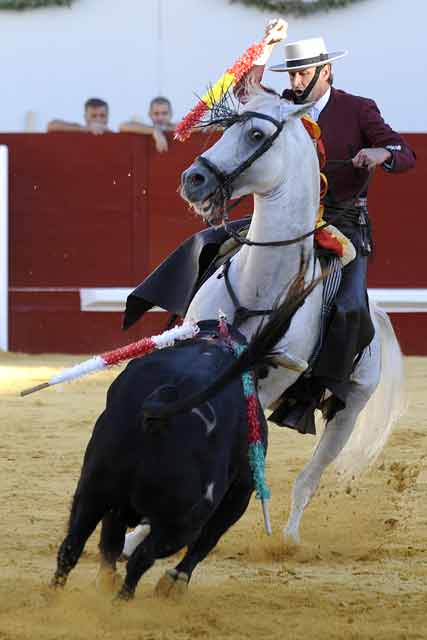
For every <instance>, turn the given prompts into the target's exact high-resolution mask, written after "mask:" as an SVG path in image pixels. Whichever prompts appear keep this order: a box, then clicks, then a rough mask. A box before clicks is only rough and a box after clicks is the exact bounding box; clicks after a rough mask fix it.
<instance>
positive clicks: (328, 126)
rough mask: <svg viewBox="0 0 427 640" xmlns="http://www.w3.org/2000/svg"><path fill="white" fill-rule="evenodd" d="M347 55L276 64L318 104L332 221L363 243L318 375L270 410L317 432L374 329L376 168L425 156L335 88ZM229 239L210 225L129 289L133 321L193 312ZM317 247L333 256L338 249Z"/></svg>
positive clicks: (253, 76) (296, 98) (342, 398)
mask: <svg viewBox="0 0 427 640" xmlns="http://www.w3.org/2000/svg"><path fill="white" fill-rule="evenodd" d="M266 31H267V33H268V32H270V33H271V38H270V45H269V47H268V50H267V52H266V53H267V55H268V54H270V53H271V50H272V48H273V46H274V45H275V44H276V43H277V42H279V41H280V40H282V39H283V38H284V37H285V36H286V31H287V25H286V23H285V22H284V21H283V20H279V21H270V23H269V24H268V26H267V30H266ZM345 55H347V52H346V51H334V52H329V51H328V50H327V48H326V46H325V43H324V41H323V39H322V38H311V39H308V40H300V41H298V42H294V43H291V44H288V45H286V46H285V50H284V57H285V61H284V63H282V64H279V65H275V66H273V67H270V70H271V71H274V72H287V73H288V74H289V78H290V84H291V89H286V90H285V91H284V92H283V93H282V98H283V99H285V100H287V101H290V102H293V103H295V104H307V103H310V104H311V107H310V110H309V115H310V116H311V118H312V119H313V120H315V121H317V122H318V124H319V125H320V128H321V135H322V141H323V145H324V148H325V151H326V159H327V164H326V167H325V168H324V174H325V175H326V178H327V184H328V189H327V194H326V197H325V200H324V207H325V209H324V215H323V220H324V221H326V222H328V223H330V224H333V225H334V227H335V228H337V229H338V230H339V231H341V232H342V233H344V234H345V237H346V238H347V239H349V240H350V241H351V243H352V245H353V246H354V249H355V257H354V258H353V259H352V260H351V261H349V262H348V263H347V264H345V266H343V268H342V269H340V273H339V283H338V284H339V286H338V290H337V291H336V294H335V298H334V301H333V307H332V310H331V311H330V313H329V316H328V318H327V320H326V326H325V330H324V332H323V340H322V343H321V344H320V345H319V348H318V349H317V354H316V357H315V358H314V359H313V360H312V361H311V362H310V365H311V366H310V370H309V375H307V374H306V375H304V376H302V377H301V378H300V379H299V380H298V381H297V382H296V383H295V384H294V385H292V387H290V388H289V389H287V390H286V392H285V393H284V395H283V397H282V399H281V402H280V403H279V405H278V407H277V408H276V410H275V411H274V412H273V414H272V416H271V417H270V419H272V420H273V421H274V422H276V423H277V424H280V425H283V426H289V427H292V428H296V429H298V430H299V431H300V432H301V433H314V432H315V429H314V419H313V415H314V409H315V408H316V407H319V406H320V402H321V398H322V396H323V394H324V392H325V390H326V389H327V390H329V391H330V392H331V394H332V395H331V397H330V398H329V400H328V402H327V403H325V402H323V405H322V408H323V411H324V414H325V416H326V418H327V419H330V418H331V417H332V416H333V415H334V414H335V413H336V411H338V410H340V409H342V408H343V407H345V403H346V396H347V393H348V381H349V376H350V374H351V372H352V370H353V368H354V365H355V362H357V359H358V357H359V356H360V354H361V353H362V352H363V350H364V349H365V348H366V347H367V346H368V345H369V343H370V342H371V340H372V337H373V334H374V328H373V325H372V321H371V317H370V313H369V305H368V299H367V294H366V270H367V260H368V256H369V255H370V254H371V252H372V239H371V232H370V221H369V217H368V209H367V195H368V185H369V182H370V178H371V176H372V172H373V170H374V169H375V168H376V166H381V167H382V168H383V170H384V171H386V172H387V173H390V174H392V173H399V172H403V171H407V170H408V169H410V168H412V167H413V166H414V164H415V154H414V153H413V151H412V150H411V149H410V147H409V146H408V144H407V143H406V142H405V140H404V139H403V138H402V136H400V135H399V134H398V133H396V132H395V131H393V129H391V128H390V126H389V125H387V124H386V123H385V122H384V120H383V118H382V116H381V114H380V111H379V109H378V107H377V105H376V104H375V102H374V101H373V100H370V99H368V98H363V97H359V96H355V95H352V94H349V93H346V92H344V91H342V90H338V89H335V88H334V87H333V86H332V83H333V75H332V62H334V61H335V60H338V59H339V58H342V57H344V56H345ZM258 62H261V64H256V65H255V66H253V67H252V70H251V71H250V72H249V74H248V76H247V77H246V81H247V82H248V81H249V82H250V84H252V85H253V84H256V83H258V84H259V83H260V82H261V79H262V76H263V72H264V68H265V67H264V64H263V62H264V60H261V61H258ZM241 86H242V84H240V87H241ZM235 93H236V91H235ZM241 226H242V223H237V227H238V228H240V227H241ZM227 240H229V236H228V234H227V233H226V232H225V231H224V229H209V230H207V231H204V232H200V233H198V234H196V235H195V236H193V237H192V238H190V239H189V240H188V241H187V242H185V243H184V244H183V245H181V247H179V248H178V249H177V251H175V252H174V253H173V254H172V255H171V256H170V257H169V258H168V259H167V260H166V261H165V262H164V263H163V264H162V265H161V266H160V267H159V268H158V269H157V270H156V271H155V272H154V273H153V274H152V275H151V276H149V277H148V278H147V279H146V280H145V281H144V282H143V283H142V284H141V285H140V286H139V287H137V289H136V290H135V291H134V292H133V293H132V294H131V295H130V296H129V298H128V301H127V308H126V314H125V320H124V326H125V327H128V326H130V325H131V324H133V322H135V321H136V320H137V319H138V318H139V317H140V316H141V315H142V314H143V313H144V312H145V311H146V310H148V309H149V308H150V307H152V306H154V305H155V304H158V305H160V306H162V307H163V308H165V309H167V310H169V311H171V312H172V313H176V314H177V315H181V316H184V315H185V312H186V310H187V308H188V306H189V304H190V302H191V300H192V297H193V296H194V294H195V292H196V291H197V289H198V288H199V286H200V284H201V283H202V282H203V281H204V280H205V279H206V274H207V272H208V273H209V274H211V273H212V272H213V270H212V269H209V270H208V266H212V265H214V266H215V267H216V266H218V261H217V257H218V255H221V254H222V253H224V251H223V248H222V245H223V243H224V242H226V241H227ZM318 244H321V243H318ZM317 249H318V252H319V255H320V256H322V255H324V256H325V257H326V254H328V253H329V249H330V248H329V247H325V246H323V247H322V246H318V247H317ZM284 250H285V251H286V249H284ZM195 264H196V265H198V268H195V267H194V265H195ZM178 273H179V278H177V277H176V274H178Z"/></svg>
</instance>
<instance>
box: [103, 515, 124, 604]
mask: <svg viewBox="0 0 427 640" xmlns="http://www.w3.org/2000/svg"><path fill="white" fill-rule="evenodd" d="M125 533H126V522H125V520H124V519H123V517H122V516H121V514H120V513H119V512H118V511H116V510H114V509H111V510H110V511H109V512H108V513H106V514H105V516H104V518H103V520H102V529H101V539H100V542H99V550H100V552H101V559H100V567H99V573H98V576H97V587H98V588H99V589H101V590H103V591H106V592H110V593H111V592H112V591H114V590H116V589H117V587H118V574H117V573H116V562H117V560H118V559H119V557H120V554H121V550H122V547H123V542H124V539H125Z"/></svg>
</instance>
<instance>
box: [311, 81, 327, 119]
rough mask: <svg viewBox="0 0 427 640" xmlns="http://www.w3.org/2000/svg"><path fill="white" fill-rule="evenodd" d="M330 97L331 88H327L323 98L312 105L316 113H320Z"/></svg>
mask: <svg viewBox="0 0 427 640" xmlns="http://www.w3.org/2000/svg"><path fill="white" fill-rule="evenodd" d="M330 96H331V87H329V89H328V90H327V92H326V93H324V94H323V96H322V97H321V98H319V99H318V101H317V102H315V103H314V105H313V106H314V107H315V108H316V109H317V111H318V113H320V112H321V111H322V110H323V109H324V108H325V107H326V105H327V103H328V100H329V98H330Z"/></svg>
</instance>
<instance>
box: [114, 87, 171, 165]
mask: <svg viewBox="0 0 427 640" xmlns="http://www.w3.org/2000/svg"><path fill="white" fill-rule="evenodd" d="M148 115H149V117H150V120H151V122H152V124H151V125H148V124H144V123H142V122H138V121H137V120H131V121H130V122H124V123H123V124H121V125H120V128H119V130H120V131H122V132H124V133H140V134H142V135H151V136H153V139H154V144H155V145H156V149H157V151H158V152H159V153H162V152H164V151H167V150H168V140H167V137H166V135H165V132H166V131H173V129H174V128H175V125H174V124H173V123H172V105H171V102H170V100H168V98H164V97H163V96H157V97H156V98H153V99H152V100H151V102H150V108H149V111H148Z"/></svg>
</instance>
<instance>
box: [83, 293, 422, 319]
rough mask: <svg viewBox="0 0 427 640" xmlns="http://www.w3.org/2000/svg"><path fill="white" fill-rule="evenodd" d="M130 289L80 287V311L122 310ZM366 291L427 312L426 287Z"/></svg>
mask: <svg viewBox="0 0 427 640" xmlns="http://www.w3.org/2000/svg"><path fill="white" fill-rule="evenodd" d="M131 291H132V288H131V287H129V288H119V287H117V288H113V287H112V288H88V289H80V311H120V312H121V311H124V308H125V304H126V298H127V296H128V295H129V294H130V293H131ZM368 293H369V296H370V298H371V299H372V300H374V301H375V302H376V303H377V304H378V306H379V307H381V308H382V309H384V311H387V313H427V289H369V290H368ZM150 311H162V309H160V308H159V307H154V308H153V309H150Z"/></svg>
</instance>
